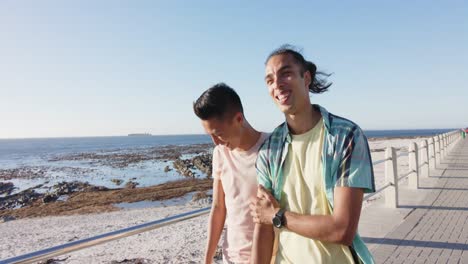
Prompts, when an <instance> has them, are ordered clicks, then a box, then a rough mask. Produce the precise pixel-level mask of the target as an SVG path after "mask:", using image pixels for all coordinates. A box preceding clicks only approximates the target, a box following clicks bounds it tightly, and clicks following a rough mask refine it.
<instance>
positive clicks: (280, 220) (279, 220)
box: [272, 209, 286, 228]
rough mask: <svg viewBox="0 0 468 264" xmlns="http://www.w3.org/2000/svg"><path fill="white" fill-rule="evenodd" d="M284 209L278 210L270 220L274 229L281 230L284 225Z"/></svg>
mask: <svg viewBox="0 0 468 264" xmlns="http://www.w3.org/2000/svg"><path fill="white" fill-rule="evenodd" d="M285 212H286V210H285V209H280V210H279V211H278V212H277V213H276V214H275V216H274V217H273V219H272V222H273V225H274V226H275V227H276V228H282V227H283V226H285V225H286V219H285V218H284V213H285Z"/></svg>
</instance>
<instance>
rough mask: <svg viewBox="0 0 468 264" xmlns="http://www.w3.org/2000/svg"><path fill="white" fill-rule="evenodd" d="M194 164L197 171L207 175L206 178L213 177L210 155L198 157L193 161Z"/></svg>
mask: <svg viewBox="0 0 468 264" xmlns="http://www.w3.org/2000/svg"><path fill="white" fill-rule="evenodd" d="M192 163H193V165H194V166H195V167H196V168H197V169H199V170H201V171H202V172H203V173H205V174H206V177H208V178H209V177H211V174H212V172H211V170H212V169H211V168H212V164H211V155H210V154H203V155H199V156H196V157H194V158H193V159H192Z"/></svg>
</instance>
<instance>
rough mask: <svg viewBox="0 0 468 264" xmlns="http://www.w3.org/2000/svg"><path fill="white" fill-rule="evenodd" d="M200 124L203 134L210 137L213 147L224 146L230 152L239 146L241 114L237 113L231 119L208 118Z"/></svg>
mask: <svg viewBox="0 0 468 264" xmlns="http://www.w3.org/2000/svg"><path fill="white" fill-rule="evenodd" d="M201 122H202V126H203V128H204V129H205V132H206V133H207V134H208V135H210V137H211V139H212V140H213V143H214V144H215V145H224V146H226V147H227V148H229V149H230V150H233V149H236V148H238V147H239V146H240V142H241V132H242V122H243V115H242V114H241V113H237V114H235V115H234V116H233V117H226V118H223V119H219V118H210V119H208V120H202V121H201Z"/></svg>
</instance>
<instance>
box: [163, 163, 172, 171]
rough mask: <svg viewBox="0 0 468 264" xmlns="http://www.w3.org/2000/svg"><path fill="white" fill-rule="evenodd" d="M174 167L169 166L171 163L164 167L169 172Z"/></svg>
mask: <svg viewBox="0 0 468 264" xmlns="http://www.w3.org/2000/svg"><path fill="white" fill-rule="evenodd" d="M171 170H172V169H171V168H170V167H169V165H167V166H166V167H164V172H169V171H171Z"/></svg>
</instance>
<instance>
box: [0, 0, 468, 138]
mask: <svg viewBox="0 0 468 264" xmlns="http://www.w3.org/2000/svg"><path fill="white" fill-rule="evenodd" d="M467 14H468V4H467V2H466V1H327V3H318V2H315V3H311V2H310V1H94V0H93V1H32V0H31V1H8V0H6V1H5V0H4V1H1V2H0V91H1V96H0V138H17V137H20V138H21V137H57V136H58V137H60V136H106V135H126V134H128V133H138V132H149V133H152V134H193V133H203V130H202V128H201V126H200V123H199V121H198V120H197V119H196V117H195V115H194V114H193V113H192V102H193V101H194V100H195V99H196V98H197V97H198V96H199V95H200V94H201V93H202V92H203V91H204V90H205V89H207V88H209V87H210V86H211V85H213V84H215V83H217V82H220V81H223V82H226V83H227V84H229V85H230V86H232V87H233V88H235V89H236V91H237V92H238V93H239V94H240V96H241V98H242V100H243V103H244V108H245V111H246V116H247V119H248V120H249V121H250V122H251V123H252V124H253V125H254V127H257V128H258V129H260V130H263V131H271V130H272V129H273V128H274V127H276V126H277V125H278V124H279V123H280V122H282V121H283V119H284V117H283V116H282V114H281V113H280V112H279V110H278V109H277V108H276V107H275V105H274V103H273V101H272V100H271V99H270V97H269V96H268V93H267V88H266V86H265V84H264V81H263V76H264V61H265V58H266V57H267V55H268V53H269V52H270V51H272V50H273V49H275V48H277V47H278V46H279V45H281V44H283V43H290V44H294V45H297V46H298V47H301V48H303V50H304V55H305V56H306V58H307V59H309V60H311V61H313V62H315V63H316V64H317V65H318V67H319V70H320V69H321V70H323V71H327V72H331V73H334V74H333V76H332V77H331V79H330V80H331V81H333V83H334V84H333V86H332V87H331V90H330V91H329V92H328V93H326V94H323V95H315V96H312V101H313V102H314V103H319V104H321V105H323V106H325V107H326V108H327V109H328V110H329V111H330V112H333V113H335V114H338V115H341V116H344V117H347V118H349V119H352V120H353V121H355V122H357V123H358V124H359V125H360V126H361V127H362V128H363V129H416V128H456V127H461V126H468V107H467V106H468V104H467V102H468V87H467V84H468V73H467V72H468V15H467Z"/></svg>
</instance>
